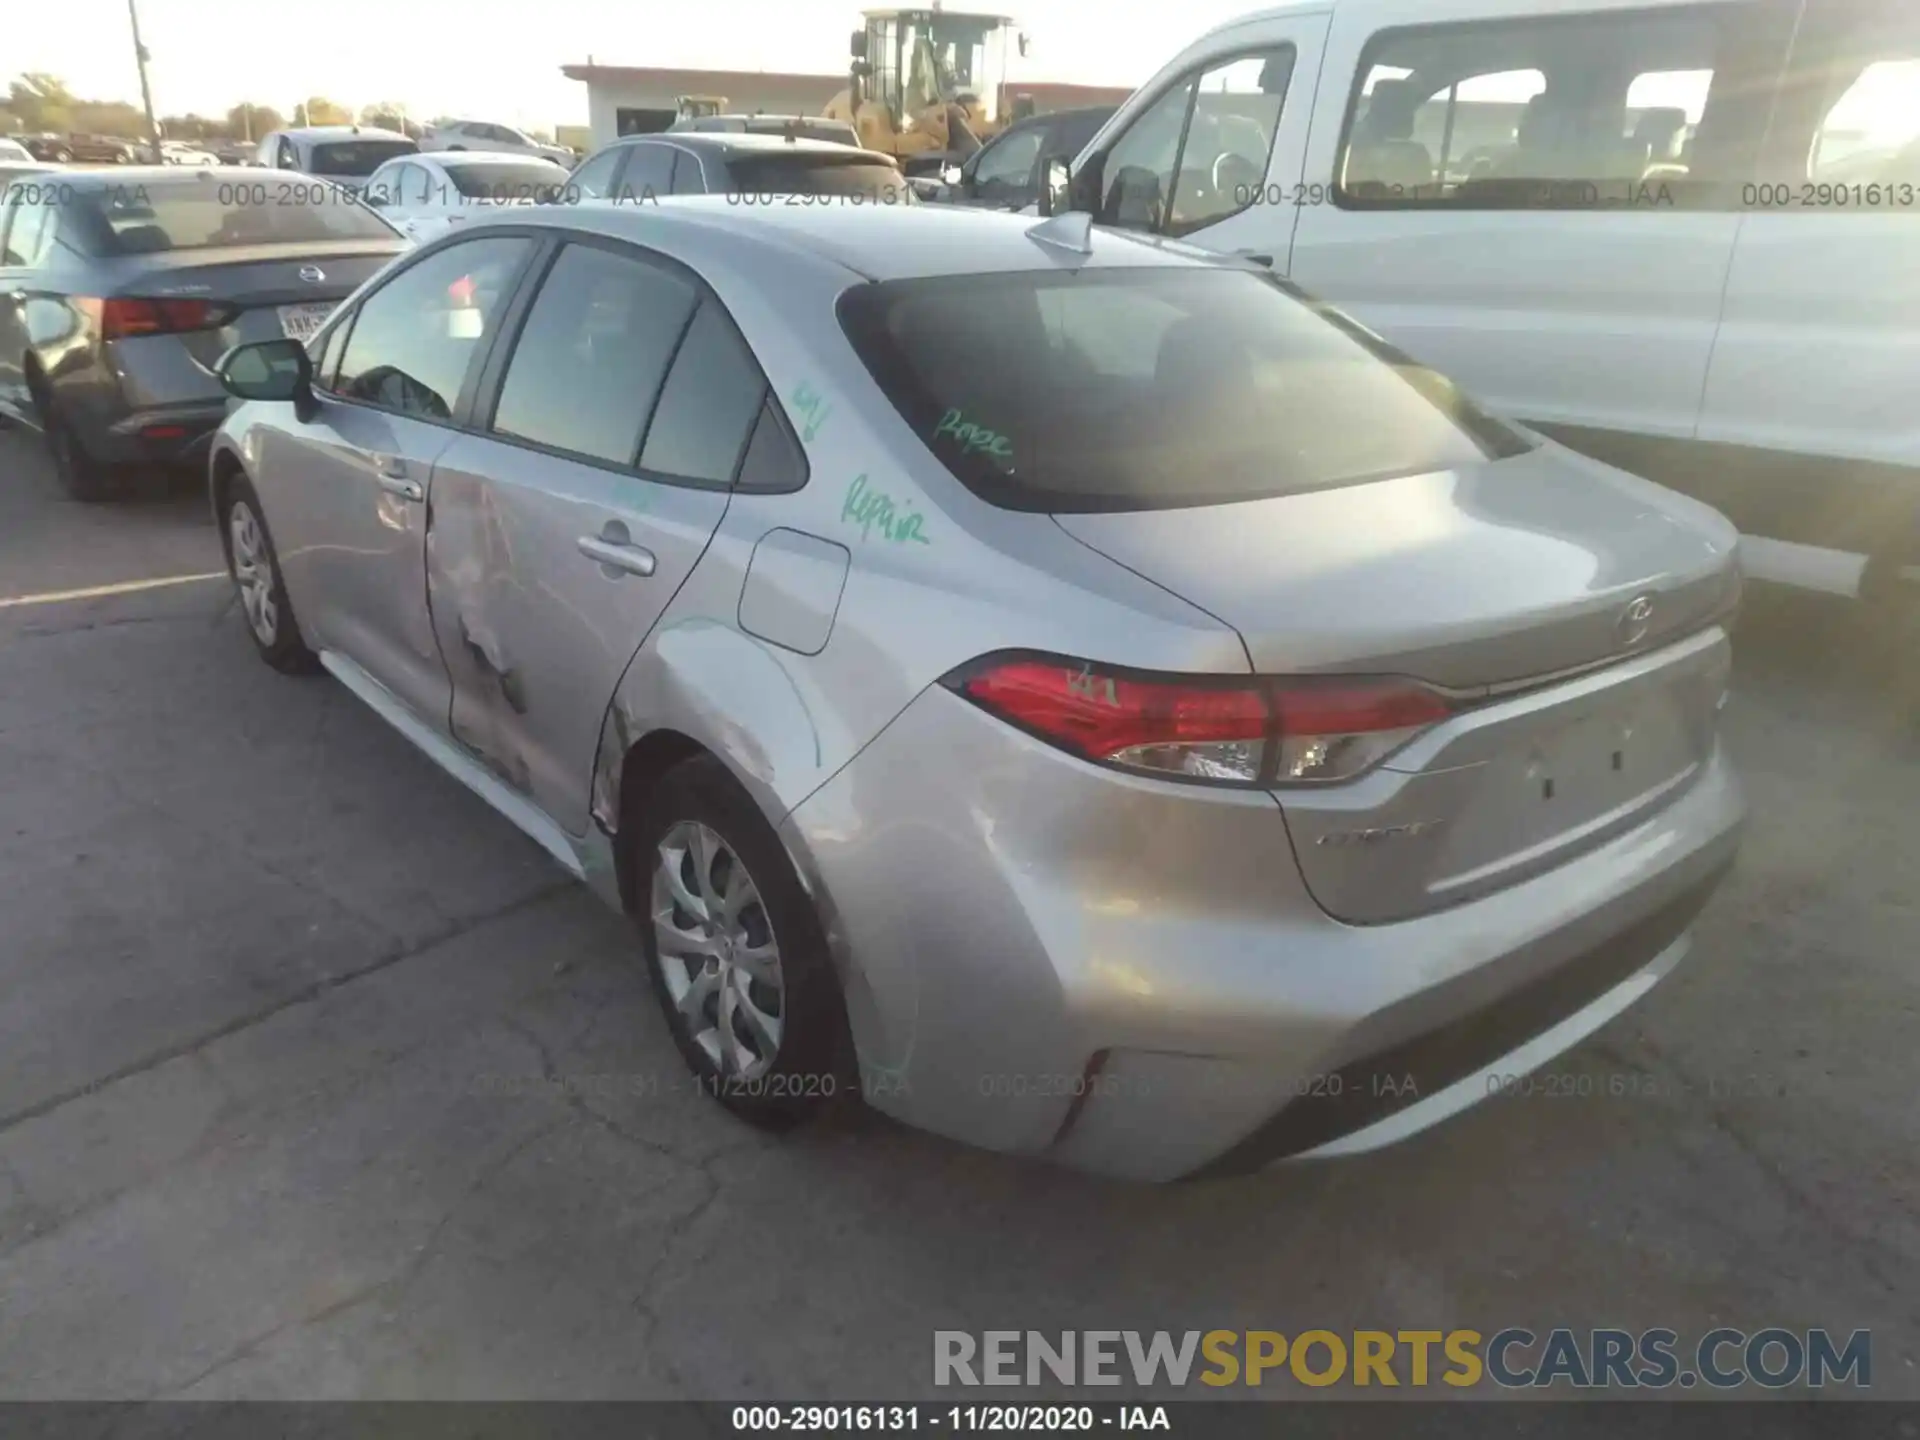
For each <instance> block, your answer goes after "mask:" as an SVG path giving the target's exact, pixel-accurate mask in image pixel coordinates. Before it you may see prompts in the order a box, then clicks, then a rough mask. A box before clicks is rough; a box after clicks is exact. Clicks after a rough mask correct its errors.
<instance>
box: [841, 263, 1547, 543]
mask: <svg viewBox="0 0 1920 1440" xmlns="http://www.w3.org/2000/svg"><path fill="white" fill-rule="evenodd" d="M840 313H841V321H842V324H843V325H844V327H845V328H846V331H847V334H848V337H849V338H850V339H851V340H852V342H853V344H854V348H855V349H856V350H857V351H858V352H859V354H860V357H861V359H862V360H863V361H864V362H865V364H866V366H867V369H868V370H869V371H870V372H871V373H872V375H873V378H874V380H875V381H876V382H877V383H878V384H879V386H880V388H881V390H882V391H884V392H885V393H886V394H887V397H888V398H889V399H890V400H891V401H892V402H893V404H894V406H895V407H896V408H897V409H898V410H899V411H900V413H901V415H902V417H903V418H905V419H906V421H907V423H908V424H910V425H912V426H913V427H914V428H915V429H916V430H918V431H919V433H920V435H921V436H922V438H923V439H925V440H926V441H927V443H928V445H929V446H930V447H931V448H932V449H933V451H934V452H935V453H936V454H937V455H939V456H940V458H941V459H942V460H943V461H945V462H946V464H947V465H948V467H949V468H950V469H951V470H952V471H953V473H954V474H955V475H956V476H957V477H958V478H959V479H960V480H961V481H962V482H963V483H964V484H966V485H967V486H968V487H969V488H970V489H972V490H973V491H975V493H977V494H979V495H981V496H982V497H983V498H985V499H987V500H989V501H991V502H992V503H994V504H996V505H1001V506H1004V507H1006V508H1008V509H1014V510H1040V511H1054V512H1066V511H1105V510H1151V509H1161V508H1168V507H1174V506H1185V505H1213V504H1226V503H1230V502H1233V501H1240V500H1255V499H1265V498H1268V497H1271V496H1276V495H1287V494H1293V493H1296V492H1299V491H1305V490H1314V489H1322V488H1325V487H1328V486H1332V485H1341V484H1352V483H1358V482H1360V481H1365V480H1375V479H1385V478H1388V477H1390V476H1396V475H1409V474H1419V473H1423V472H1426V471H1433V470H1446V469H1451V468H1453V467H1455V466H1460V465H1467V464H1472V463H1475V462H1478V461H1483V460H1487V459H1492V458H1498V457H1501V456H1506V455H1514V454H1519V453H1521V452H1523V451H1525V450H1527V449H1529V448H1531V443H1530V442H1529V441H1528V440H1526V439H1525V438H1524V437H1522V436H1521V435H1520V434H1519V433H1518V432H1516V431H1514V430H1512V429H1510V428H1508V427H1507V426H1505V425H1502V424H1501V423H1499V422H1498V421H1496V420H1493V419H1492V418H1490V417H1488V416H1487V415H1485V414H1483V413H1481V412H1480V411H1479V410H1477V409H1475V408H1474V407H1473V406H1472V405H1471V404H1469V403H1468V402H1467V401H1466V400H1465V399H1464V398H1463V397H1462V396H1461V395H1460V393H1459V392H1458V391H1457V390H1456V389H1455V388H1454V387H1453V386H1452V385H1451V384H1450V383H1448V382H1447V381H1446V380H1444V379H1442V378H1441V377H1439V376H1437V375H1435V374H1434V373H1433V372H1431V371H1429V370H1426V369H1424V368H1423V367H1421V366H1419V365H1416V364H1415V363H1414V362H1413V361H1411V360H1410V359H1408V358H1407V357H1406V356H1404V355H1401V354H1399V353H1398V352H1397V351H1394V350H1393V349H1391V348H1390V347H1388V346H1387V345H1385V343H1384V342H1382V341H1380V340H1378V339H1377V338H1376V337H1374V336H1372V335H1370V334H1369V333H1368V332H1366V331H1364V330H1361V329H1360V328H1359V327H1358V326H1356V325H1354V324H1353V322H1351V321H1349V320H1347V319H1346V318H1345V317H1343V316H1339V315H1337V314H1335V313H1333V312H1329V311H1326V310H1325V309H1324V308H1323V307H1318V306H1316V305H1313V304H1312V303H1310V302H1308V301H1306V300H1305V299H1304V298H1303V297H1301V296H1299V295H1298V294H1297V293H1295V292H1293V291H1291V290H1289V289H1286V288H1284V287H1283V286H1282V285H1281V284H1279V283H1278V282H1276V281H1275V280H1274V279H1273V278H1272V277H1271V276H1268V275H1264V274H1259V275H1256V274H1252V273H1249V272H1245V271H1238V270H1224V269H1223V270H1211V269H1209V270H1198V269H1195V270H1188V269H1161V268H1152V269H1146V268H1142V269H1124V270H1093V271H1080V272H1078V273H1074V272H1067V271H1038V272H1021V273H1015V274H996V275H967V276H953V277H942V278H939V279H932V280H902V281H889V282H886V283H882V284H874V285H864V286H860V287H857V288H855V289H853V290H850V291H848V292H847V294H846V295H845V297H843V299H842V301H841V306H840Z"/></svg>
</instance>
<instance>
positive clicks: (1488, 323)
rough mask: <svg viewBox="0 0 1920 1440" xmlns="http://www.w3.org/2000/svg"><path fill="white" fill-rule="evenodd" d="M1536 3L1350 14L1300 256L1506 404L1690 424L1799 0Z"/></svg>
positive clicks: (1525, 410) (1381, 320)
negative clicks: (1439, 15) (1548, 7)
mask: <svg viewBox="0 0 1920 1440" xmlns="http://www.w3.org/2000/svg"><path fill="white" fill-rule="evenodd" d="M1541 8H1544V7H1537V6H1530V7H1523V6H1521V5H1518V4H1515V3H1512V0H1480V3H1476V4H1473V5H1471V6H1454V7H1451V8H1450V14H1449V17H1448V19H1447V20H1446V21H1445V22H1444V23H1436V22H1435V21H1434V20H1433V18H1432V7H1431V6H1430V5H1429V4H1427V3H1425V0H1380V3H1376V4H1372V5H1368V6H1364V7H1358V8H1354V9H1351V10H1342V11H1341V12H1340V14H1339V16H1338V18H1337V19H1336V21H1335V23H1334V27H1333V31H1332V35H1331V37H1330V40H1329V46H1328V52H1327V62H1326V66H1325V70H1324V74H1323V79H1322V85H1321V101H1320V105H1319V112H1320V115H1321V117H1322V123H1320V124H1319V125H1317V126H1316V127H1315V130H1314V136H1313V141H1312V145H1311V150H1310V153H1309V155H1308V161H1307V167H1306V176H1305V179H1306V184H1305V186H1304V189H1303V191H1302V193H1301V195H1300V197H1299V198H1300V204H1299V206H1298V208H1297V210H1296V211H1295V213H1297V215H1298V217H1299V220H1298V225H1297V228H1296V230H1295V237H1294V244H1293V256H1292V262H1291V270H1290V273H1291V275H1292V277H1293V278H1294V279H1295V280H1296V281H1298V282H1299V283H1300V284H1301V285H1303V286H1305V287H1306V288H1307V289H1309V290H1311V291H1313V292H1314V293H1315V294H1317V295H1320V296H1322V297H1324V298H1325V299H1327V300H1329V301H1331V302H1332V303H1334V304H1336V305H1339V306H1341V307H1342V308H1344V309H1346V310H1348V311H1349V312H1351V313H1352V314H1354V315H1355V316H1357V317H1358V318H1359V319H1360V320H1361V321H1363V322H1364V323H1366V324H1367V325H1369V326H1371V327H1372V328H1374V329H1375V330H1377V331H1379V332H1380V333H1381V334H1383V335H1385V336H1386V337H1387V338H1388V339H1389V340H1392V341H1393V342H1394V343H1395V344H1397V345H1400V346H1401V347H1403V348H1404V349H1406V350H1408V351H1409V352H1411V353H1412V354H1413V355H1415V356H1417V357H1418V358H1419V359H1420V360H1422V361H1424V362H1426V363H1427V364H1430V365H1432V366H1434V367H1435V368H1436V369H1438V370H1440V371H1441V372H1442V373H1444V374H1447V375H1449V376H1451V377H1452V378H1453V379H1455V380H1457V381H1459V382H1460V383H1461V384H1462V385H1464V386H1465V387H1466V388H1467V390H1468V391H1469V392H1470V393H1472V394H1473V395H1474V396H1475V397H1476V398H1477V399H1479V400H1481V401H1483V402H1484V403H1486V404H1488V405H1489V406H1491V407H1492V408H1494V409H1495V410H1497V411H1499V412H1501V413H1504V414H1507V415H1511V416H1515V417H1518V418H1521V419H1525V420H1531V421H1537V422H1545V423H1557V424H1560V425H1564V426H1575V427H1585V428H1589V429H1597V430H1602V431H1619V432H1626V433H1630V434H1637V435H1645V436H1662V437H1670V438H1682V439H1684V438H1689V437H1691V436H1692V435H1693V433H1694V430H1695V426H1696V423H1697V420H1698V417H1699V412H1700V396H1701V391H1702V389H1703V387H1704V386H1705V384H1706V379H1707V364H1708V359H1709V357H1710V356H1711V354H1712V350H1713V342H1714V334H1715V331H1716V328H1717V327H1718V325H1719V320H1720V301H1721V294H1722V291H1723V289H1724V287H1725V285H1726V280H1727V273H1728V267H1729V265H1730V263H1731V261H1732V256H1733V245H1734V237H1735V235H1736V234H1737V233H1738V230H1739V227H1740V214H1739V211H1740V201H1741V196H1742V188H1743V186H1744V184H1745V183H1746V182H1747V181H1749V180H1750V179H1751V178H1752V165H1753V161H1754V156H1755V153H1756V150H1757V148H1758V145H1759V142H1760V138H1761V136H1762V135H1763V134H1764V133H1765V131H1766V126H1767V117H1768V110H1769V107H1770V105H1771V102H1772V98H1773V95H1774V85H1775V81H1776V80H1777V78H1778V74H1779V70H1780V66H1781V64H1782V61H1783V58H1784V53H1785V44H1786V38H1787V36H1788V34H1789V33H1790V31H1791V28H1792V24H1793V19H1794V15H1795V13H1796V10H1797V0H1721V3H1707V4H1695V5H1671V6H1662V7H1660V8H1657V9H1646V8H1643V7H1642V6H1640V5H1639V4H1638V0H1592V3H1590V4H1585V5H1583V6H1581V8H1580V9H1579V10H1578V11H1577V12H1576V11H1572V10H1571V9H1570V8H1563V7H1558V6H1556V7H1553V9H1554V12H1555V13H1552V14H1541V13H1539V10H1540V9H1541ZM1462 17H1471V18H1462Z"/></svg>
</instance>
